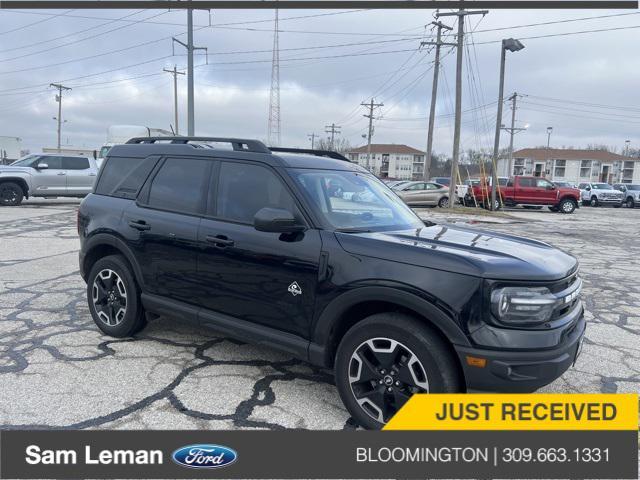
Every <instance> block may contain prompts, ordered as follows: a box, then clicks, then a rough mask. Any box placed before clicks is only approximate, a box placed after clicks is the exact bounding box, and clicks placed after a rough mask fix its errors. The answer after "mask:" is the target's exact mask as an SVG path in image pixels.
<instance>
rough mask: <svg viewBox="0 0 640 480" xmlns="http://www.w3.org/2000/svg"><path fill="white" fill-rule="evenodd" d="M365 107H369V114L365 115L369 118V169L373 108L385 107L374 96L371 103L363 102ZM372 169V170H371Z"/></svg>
mask: <svg viewBox="0 0 640 480" xmlns="http://www.w3.org/2000/svg"><path fill="white" fill-rule="evenodd" d="M360 105H362V106H363V107H367V108H368V109H369V114H368V115H367V114H365V115H363V117H365V118H368V119H369V133H368V134H367V165H366V167H365V168H366V169H367V170H369V168H370V165H371V137H372V136H373V109H374V108H378V107H384V103H374V100H373V98H372V99H371V102H369V103H361V104H360ZM369 171H371V170H369Z"/></svg>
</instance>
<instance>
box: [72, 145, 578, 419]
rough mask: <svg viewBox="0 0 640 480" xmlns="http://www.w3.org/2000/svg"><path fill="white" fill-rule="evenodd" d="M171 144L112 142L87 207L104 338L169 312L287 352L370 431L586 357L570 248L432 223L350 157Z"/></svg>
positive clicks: (521, 385) (85, 226) (92, 287)
mask: <svg viewBox="0 0 640 480" xmlns="http://www.w3.org/2000/svg"><path fill="white" fill-rule="evenodd" d="M161 139H162V137H159V138H158V143H156V141H155V140H154V139H149V138H143V139H134V140H131V141H130V142H129V144H127V145H116V146H114V147H113V148H112V149H111V150H110V151H109V153H108V155H107V158H106V160H105V163H104V165H103V167H102V169H101V172H100V176H99V178H98V182H97V184H96V187H95V191H94V193H91V194H90V195H89V196H87V197H86V198H85V199H84V200H83V201H82V203H81V205H80V209H79V211H78V233H79V237H80V254H79V262H80V273H81V275H82V278H83V279H84V280H85V281H86V282H87V302H88V306H89V312H90V314H91V316H92V317H93V320H94V322H95V323H96V325H97V326H98V328H100V330H101V331H102V332H103V333H104V334H106V335H109V336H112V337H128V336H131V335H133V334H134V333H135V332H137V331H140V330H141V329H142V328H144V326H145V323H146V322H147V321H148V320H149V319H153V317H154V316H155V315H163V316H167V317H169V318H172V319H175V320H185V321H189V322H192V323H194V324H195V325H197V326H198V327H199V328H207V327H212V328H214V329H216V330H217V331H218V332H221V333H222V334H224V335H229V336H235V337H239V338H241V339H242V340H243V341H245V342H247V341H249V342H256V343H261V344H264V345H268V346H270V347H277V348H281V349H283V350H284V351H286V352H288V353H289V354H290V355H293V356H297V357H300V358H302V359H304V360H305V361H307V362H310V363H312V364H314V365H317V366H320V367H321V368H333V370H334V372H335V380H336V386H337V389H338V392H339V393H340V396H341V398H342V400H343V402H344V404H345V406H346V408H347V409H348V411H349V413H350V414H351V415H352V417H353V418H354V419H355V421H356V422H357V423H358V424H360V425H362V426H364V427H366V428H381V427H382V426H383V425H384V424H385V423H386V422H387V421H388V420H389V419H390V418H391V417H392V416H393V415H394V414H395V413H396V412H397V411H398V409H399V408H401V407H402V405H403V404H404V403H405V402H406V401H407V400H408V399H409V398H410V397H411V396H412V395H413V394H414V393H418V392H423V393H424V392H430V393H456V392H465V391H467V390H488V391H493V392H496V391H502V392H530V391H534V390H536V389H538V388H540V387H542V386H543V385H546V384H548V383H550V382H552V381H553V380H555V379H556V378H558V377H559V376H560V375H562V373H563V372H564V371H565V370H567V369H568V368H569V367H570V366H571V365H572V364H573V362H574V361H575V359H576V358H577V356H578V354H579V352H580V345H581V341H582V338H583V336H584V331H585V326H586V323H585V318H584V309H583V306H582V302H581V300H580V297H579V293H580V290H581V286H582V281H581V280H580V278H579V277H578V276H577V271H578V262H577V260H576V259H575V258H574V257H572V256H571V255H569V254H567V253H565V252H563V251H561V250H558V249H556V248H553V247H551V246H550V245H548V244H546V243H542V242H538V241H534V240H528V239H523V238H518V237H515V236H513V235H505V234H500V233H493V232H489V231H483V230H478V229H469V228H465V227H457V226H451V225H435V224H431V223H430V224H428V225H425V223H424V222H423V221H422V220H421V219H420V218H419V217H418V216H417V215H416V214H415V213H414V212H413V211H412V210H411V209H410V208H408V207H407V206H406V205H405V204H404V203H403V202H402V201H401V200H400V199H399V198H398V196H397V195H395V194H393V193H392V192H390V191H389V189H388V188H386V187H385V186H384V185H383V184H382V183H381V182H380V181H379V180H378V179H377V178H375V177H374V176H373V175H372V174H370V173H369V172H367V171H366V170H365V169H364V168H362V167H360V166H358V165H355V164H353V163H351V162H349V161H348V160H347V159H346V158H344V157H341V158H342V159H339V158H338V156H337V155H335V156H334V158H327V157H323V156H319V155H318V156H314V155H310V154H308V153H307V154H300V153H295V151H294V150H293V149H291V150H292V151H294V153H284V152H283V151H286V150H287V149H286V148H278V150H277V151H276V149H274V150H273V151H272V150H270V149H268V148H267V147H266V146H264V145H263V144H262V143H261V142H259V141H256V140H240V139H228V140H227V141H228V142H229V143H231V144H232V145H233V148H234V149H233V150H223V149H212V148H196V147H197V145H193V144H190V143H186V142H188V139H186V140H185V138H184V137H175V139H170V140H169V142H166V143H161V142H160V140H161ZM215 140H216V141H218V142H221V141H222V139H219V138H218V139H215ZM165 141H166V138H165ZM194 141H195V139H194ZM198 141H203V140H202V139H198ZM174 142H175V143H174ZM281 152H283V153H281ZM321 153H322V152H321ZM330 184H340V185H342V188H343V190H344V191H345V192H355V191H362V190H367V191H369V192H370V194H371V195H372V197H373V198H374V201H373V202H371V203H367V204H363V203H354V202H351V201H349V200H346V199H345V197H344V196H343V197H341V198H338V197H335V196H332V195H331V194H330V192H329V191H328V186H329V185H330ZM523 305H525V306H526V308H523V307H522V306H523ZM167 332H168V333H169V334H170V333H171V331H170V330H167ZM470 359H471V360H473V361H471V360H470ZM120 368H129V367H127V366H126V365H121V366H120ZM111 374H112V375H118V371H117V369H115V370H113V371H112V372H111Z"/></svg>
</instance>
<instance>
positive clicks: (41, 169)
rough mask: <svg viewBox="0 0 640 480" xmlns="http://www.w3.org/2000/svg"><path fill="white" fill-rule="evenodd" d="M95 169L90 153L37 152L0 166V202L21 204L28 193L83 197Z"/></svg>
mask: <svg viewBox="0 0 640 480" xmlns="http://www.w3.org/2000/svg"><path fill="white" fill-rule="evenodd" d="M97 173H98V166H97V164H96V160H95V159H94V158H91V157H82V156H70V155H61V154H55V153H38V154H33V155H27V156H26V157H23V158H21V159H20V160H17V161H15V162H13V163H12V164H11V165H8V166H0V205H5V206H15V205H20V204H21V203H22V200H23V199H25V198H27V199H28V198H29V197H47V198H54V197H84V196H85V195H87V194H89V192H91V189H92V188H93V184H94V182H95V179H96V175H97Z"/></svg>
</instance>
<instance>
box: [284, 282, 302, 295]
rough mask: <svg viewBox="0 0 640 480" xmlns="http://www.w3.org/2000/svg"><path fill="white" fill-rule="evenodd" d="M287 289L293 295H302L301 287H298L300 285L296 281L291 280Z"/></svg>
mask: <svg viewBox="0 0 640 480" xmlns="http://www.w3.org/2000/svg"><path fill="white" fill-rule="evenodd" d="M287 291H288V292H289V293H290V294H291V295H293V296H294V297H295V296H296V295H302V289H301V288H300V285H298V282H293V283H292V284H291V285H289V288H287Z"/></svg>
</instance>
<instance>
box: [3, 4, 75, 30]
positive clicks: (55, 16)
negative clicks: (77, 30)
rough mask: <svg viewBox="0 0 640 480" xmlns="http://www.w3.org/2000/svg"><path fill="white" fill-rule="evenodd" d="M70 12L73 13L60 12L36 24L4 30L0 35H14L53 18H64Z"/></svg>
mask: <svg viewBox="0 0 640 480" xmlns="http://www.w3.org/2000/svg"><path fill="white" fill-rule="evenodd" d="M5 11H6V10H5ZM70 12H73V9H71V10H67V11H66V12H62V13H54V14H51V16H50V17H49V18H44V19H42V20H38V21H37V22H33V23H29V24H27V25H21V26H19V27H15V28H12V29H11V30H5V31H4V32H0V35H7V34H9V33H14V32H17V31H20V30H24V29H25V28H29V27H33V26H34V25H40V24H41V23H44V22H48V21H49V20H53V19H54V18H58V17H64V16H66V14H67V13H70Z"/></svg>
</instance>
